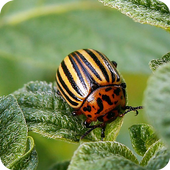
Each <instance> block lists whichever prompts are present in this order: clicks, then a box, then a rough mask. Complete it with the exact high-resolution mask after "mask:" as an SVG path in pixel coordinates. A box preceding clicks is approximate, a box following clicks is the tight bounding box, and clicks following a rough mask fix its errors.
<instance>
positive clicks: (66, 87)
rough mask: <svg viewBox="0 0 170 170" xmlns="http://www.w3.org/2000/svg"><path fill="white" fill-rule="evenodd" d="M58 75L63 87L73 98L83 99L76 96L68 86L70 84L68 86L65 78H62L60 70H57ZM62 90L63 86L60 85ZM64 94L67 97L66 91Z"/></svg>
mask: <svg viewBox="0 0 170 170" xmlns="http://www.w3.org/2000/svg"><path fill="white" fill-rule="evenodd" d="M57 77H58V79H59V81H60V83H61V85H62V86H63V88H64V89H65V90H66V91H67V93H68V94H69V95H70V96H71V97H72V98H73V99H75V100H77V101H81V100H80V99H79V98H78V97H76V96H75V95H74V94H73V93H72V92H71V91H70V89H69V88H68V86H67V85H66V84H65V82H64V81H63V79H62V77H61V75H60V73H59V71H58V70H57ZM59 87H60V86H59ZM60 90H61V91H63V90H62V88H61V87H60ZM63 95H64V96H65V97H66V94H65V93H64V92H63ZM66 98H67V97H66ZM68 100H69V99H68Z"/></svg>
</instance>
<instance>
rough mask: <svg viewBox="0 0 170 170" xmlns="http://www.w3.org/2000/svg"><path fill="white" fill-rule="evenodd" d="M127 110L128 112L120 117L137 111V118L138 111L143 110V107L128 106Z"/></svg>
mask: <svg viewBox="0 0 170 170" xmlns="http://www.w3.org/2000/svg"><path fill="white" fill-rule="evenodd" d="M125 109H128V110H127V111H126V112H124V113H123V114H120V115H119V117H123V116H124V115H125V114H127V113H128V112H130V111H135V112H136V116H137V115H138V110H139V109H143V106H137V107H132V106H126V108H125Z"/></svg>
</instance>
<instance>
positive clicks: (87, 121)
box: [80, 119, 106, 140]
mask: <svg viewBox="0 0 170 170" xmlns="http://www.w3.org/2000/svg"><path fill="white" fill-rule="evenodd" d="M89 122H90V123H91V120H89V119H87V120H86V121H85V122H84V125H85V126H86V128H90V129H89V130H88V131H86V133H85V134H83V135H82V136H81V138H80V139H83V138H84V137H85V136H87V135H88V134H89V133H90V132H91V131H92V130H94V129H96V128H98V127H100V128H102V132H101V140H103V138H104V137H105V134H104V132H105V127H106V125H105V123H101V124H97V125H92V126H90V123H89Z"/></svg>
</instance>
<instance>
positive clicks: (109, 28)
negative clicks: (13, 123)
mask: <svg viewBox="0 0 170 170" xmlns="http://www.w3.org/2000/svg"><path fill="white" fill-rule="evenodd" d="M169 38H170V35H169V33H167V32H166V31H164V30H162V29H160V28H156V27H153V26H149V25H142V24H139V23H135V22H134V21H133V20H132V19H130V18H128V17H127V16H125V15H123V14H121V13H120V12H119V11H116V10H113V9H111V8H108V7H104V6H103V4H101V3H100V2H98V1H97V0H91V1H88V0H29V1H26V0H16V1H13V2H9V3H7V4H6V5H5V6H4V8H3V9H2V13H1V14H0V95H1V96H2V95H8V94H10V93H12V92H14V91H15V90H17V89H19V88H21V87H23V85H24V84H25V83H27V82H29V81H34V80H40V81H47V82H53V81H54V77H55V72H56V69H57V67H58V65H59V63H60V62H61V60H62V59H63V58H64V57H65V56H66V55H67V54H69V53H70V52H72V51H74V50H77V49H81V48H93V49H96V50H99V51H101V52H103V53H104V54H106V55H107V56H108V58H109V59H110V60H115V61H116V62H117V63H118V69H119V71H120V72H121V74H122V75H123V77H124V79H125V81H126V83H127V92H128V99H129V100H128V104H129V105H132V106H138V105H142V98H143V93H144V90H145V88H146V86H147V79H148V77H149V75H150V74H152V73H151V71H150V69H149V64H148V63H149V61H150V60H151V59H155V58H160V57H161V56H163V55H164V54H166V53H167V52H169V47H170V44H169ZM143 122H147V120H146V119H145V113H144V111H139V115H138V116H135V113H133V112H131V113H129V114H128V115H126V116H125V119H124V124H123V126H122V128H121V131H120V133H119V136H118V138H117V141H119V142H121V143H124V144H125V145H127V146H128V147H129V148H132V147H131V143H130V137H129V133H128V128H129V127H130V126H131V125H133V124H136V123H143ZM30 135H31V136H33V138H34V140H35V144H36V149H37V151H38V155H39V167H38V169H41V170H42V169H47V168H48V167H49V166H50V165H52V164H54V163H56V162H57V161H63V160H70V159H71V157H72V155H73V153H74V151H75V150H76V148H77V147H78V146H79V144H72V143H67V142H63V141H57V140H53V139H47V138H44V137H42V136H40V135H38V134H35V133H32V132H30Z"/></svg>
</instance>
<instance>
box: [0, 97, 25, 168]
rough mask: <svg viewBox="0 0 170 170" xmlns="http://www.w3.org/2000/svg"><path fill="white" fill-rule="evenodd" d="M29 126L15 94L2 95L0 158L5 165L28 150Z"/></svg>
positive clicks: (0, 103) (0, 109) (0, 104)
mask: <svg viewBox="0 0 170 170" xmlns="http://www.w3.org/2000/svg"><path fill="white" fill-rule="evenodd" d="M26 142H27V126H26V122H25V119H24V115H23V112H22V110H21V109H20V107H19V105H18V103H17V100H16V98H15V97H14V96H13V95H8V96H6V97H5V96H4V97H0V158H1V160H2V162H3V163H4V165H5V166H7V167H8V166H9V164H10V163H11V162H12V161H14V160H16V159H17V158H19V157H20V156H22V155H23V154H24V152H25V150H26Z"/></svg>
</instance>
